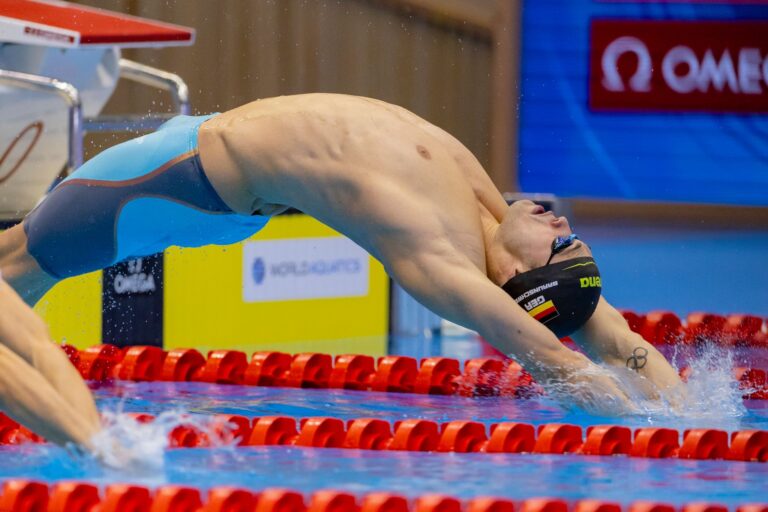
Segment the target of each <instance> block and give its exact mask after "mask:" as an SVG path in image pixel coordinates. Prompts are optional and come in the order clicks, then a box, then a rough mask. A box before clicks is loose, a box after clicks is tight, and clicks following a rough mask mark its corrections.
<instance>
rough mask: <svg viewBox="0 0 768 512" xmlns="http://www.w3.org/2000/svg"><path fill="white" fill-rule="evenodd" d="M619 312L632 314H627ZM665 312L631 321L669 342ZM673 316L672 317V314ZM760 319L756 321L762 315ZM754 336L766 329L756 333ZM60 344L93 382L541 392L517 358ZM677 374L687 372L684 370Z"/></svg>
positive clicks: (750, 380) (750, 379)
mask: <svg viewBox="0 0 768 512" xmlns="http://www.w3.org/2000/svg"><path fill="white" fill-rule="evenodd" d="M624 314H625V316H629V317H630V318H632V317H631V316H630V315H629V313H627V312H625V313H624ZM670 315H672V313H669V312H654V313H649V314H648V315H647V316H645V317H643V318H644V320H643V321H642V322H640V321H639V320H638V321H637V322H635V326H636V327H637V328H642V329H646V330H650V331H653V333H652V335H649V339H651V340H652V342H653V343H655V344H661V343H668V342H671V341H669V340H670V339H671V338H670V336H671V334H669V333H670V332H673V331H674V333H675V334H674V335H675V336H678V335H681V333H682V332H683V331H682V330H680V329H677V328H676V327H674V326H675V325H677V324H676V323H675V322H676V321H677V322H679V319H677V317H675V316H674V315H672V316H670ZM713 317H714V315H703V314H702V315H701V318H700V320H699V322H698V324H696V325H705V324H706V323H707V321H709V322H710V324H712V323H713V322H714V323H715V324H716V325H720V324H721V323H722V322H720V321H719V320H718V321H712V320H707V319H711V318H713ZM672 318H674V319H677V320H670V319H672ZM694 318H698V317H696V316H694ZM722 318H725V317H722ZM730 318H738V321H736V320H734V321H733V322H734V325H735V326H737V327H734V328H733V329H741V331H739V332H750V333H753V334H754V332H755V329H756V327H757V324H756V323H755V322H754V321H753V320H750V319H751V318H757V317H746V316H745V315H739V316H738V317H729V319H730ZM745 318H749V319H745ZM758 320H760V321H761V322H762V319H758ZM725 325H726V327H724V329H728V325H729V324H727V323H726V324H725ZM760 325H762V324H760ZM670 326H672V327H670ZM740 326H741V327H740ZM670 329H671V330H670ZM681 329H682V327H681ZM697 329H699V330H698V331H696V332H699V331H701V332H704V331H702V329H704V328H703V327H697ZM708 329H709V327H708ZM650 331H649V332H650ZM662 331H663V332H662ZM691 332H693V331H691ZM757 334H759V335H764V333H762V332H761V331H760V332H758V333H757ZM692 336H693V334H692ZM756 336H757V335H756ZM742 338H743V336H742ZM691 339H693V338H691ZM697 339H698V338H697ZM62 348H63V349H64V350H65V351H66V353H67V355H68V356H69V358H70V360H71V361H72V362H73V364H75V365H76V367H77V368H78V369H79V370H80V373H81V375H82V376H83V377H84V378H86V379H88V380H96V381H105V380H110V379H120V380H133V381H153V380H164V381H180V382H184V381H200V382H211V383H218V384H246V385H252V386H288V387H301V388H328V387H330V388H337V389H352V390H359V391H380V392H401V393H430V394H442V395H462V396H499V395H503V396H512V397H527V396H532V395H536V394H541V393H542V392H543V391H542V390H541V388H540V387H539V386H537V385H536V383H535V382H533V379H532V378H531V376H530V374H528V373H527V372H525V371H524V370H523V369H522V368H521V367H520V365H519V364H517V363H515V362H514V361H511V360H501V359H494V358H479V359H470V360H467V361H465V363H464V369H463V371H461V364H460V363H459V361H458V360H456V359H451V358H445V357H430V358H426V359H424V360H422V361H421V364H419V363H418V361H416V359H414V358H412V357H407V356H385V357H380V358H379V359H378V361H377V362H376V364H374V360H373V358H372V357H371V356H364V355H354V354H345V355H340V356H337V357H336V358H335V359H332V358H331V356H330V355H327V354H318V353H304V354H296V355H293V356H291V355H290V354H286V353H283V352H256V353H254V354H253V356H252V358H251V361H250V362H248V360H247V357H246V355H245V353H244V352H240V351H236V350H215V351H212V352H210V353H209V354H208V357H207V358H206V357H203V356H202V355H201V354H200V353H199V352H198V351H196V350H194V349H174V350H170V351H169V352H167V353H166V352H163V351H162V350H161V349H160V348H158V347H147V346H136V347H129V348H127V349H124V350H123V349H119V348H117V347H114V346H112V345H98V346H96V347H91V348H89V349H86V350H83V351H81V352H77V351H76V349H74V348H73V347H71V346H69V345H65V346H62ZM681 374H682V376H683V377H684V378H685V376H686V375H687V372H686V370H685V369H684V370H683V371H682V372H681ZM734 375H735V376H736V378H737V379H738V380H739V382H740V386H741V389H744V398H750V399H768V382H767V381H768V379H767V378H766V372H765V371H764V370H761V369H750V368H736V369H735V370H734Z"/></svg>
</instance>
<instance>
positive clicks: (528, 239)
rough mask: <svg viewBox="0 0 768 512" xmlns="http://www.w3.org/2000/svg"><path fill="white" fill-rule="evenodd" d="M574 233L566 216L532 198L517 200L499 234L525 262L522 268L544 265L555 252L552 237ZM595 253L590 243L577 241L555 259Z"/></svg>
mask: <svg viewBox="0 0 768 512" xmlns="http://www.w3.org/2000/svg"><path fill="white" fill-rule="evenodd" d="M570 234H571V226H570V225H569V224H568V219H566V218H565V217H556V216H555V215H554V214H553V213H552V212H549V211H545V210H544V207H542V206H540V205H537V204H536V203H534V202H532V201H528V200H522V201H515V202H514V203H512V204H511V205H510V206H509V208H508V209H507V213H506V214H505V215H504V219H503V220H502V222H501V227H500V228H499V232H498V235H497V236H499V237H501V243H502V245H503V247H504V248H505V249H506V250H507V251H508V252H509V253H511V254H512V255H513V256H514V257H515V258H516V259H517V260H518V261H520V262H521V263H522V265H523V267H524V268H523V269H521V271H522V272H526V271H528V270H532V269H534V268H538V267H542V266H544V265H545V264H546V263H547V260H548V259H549V256H550V253H551V252H552V241H553V240H554V239H555V238H557V237H558V236H568V235H570ZM579 256H591V253H590V251H589V248H588V247H587V245H586V244H585V243H583V242H581V241H576V242H575V243H574V244H572V245H571V246H569V247H567V248H565V249H564V250H563V251H562V252H560V253H558V254H556V255H555V256H554V257H553V258H552V261H551V263H557V262H558V261H563V260H567V259H570V258H576V257H579Z"/></svg>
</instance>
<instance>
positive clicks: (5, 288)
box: [0, 279, 100, 429]
mask: <svg viewBox="0 0 768 512" xmlns="http://www.w3.org/2000/svg"><path fill="white" fill-rule="evenodd" d="M0 346H3V347H5V348H7V349H8V350H10V351H11V352H13V353H14V354H15V355H16V356H18V357H20V358H21V359H23V360H24V361H25V362H26V364H28V365H29V366H31V367H32V368H34V369H35V370H37V372H39V374H40V375H41V376H42V377H43V378H45V380H46V381H48V383H49V384H50V386H51V387H52V388H53V389H54V390H56V392H57V394H58V395H60V396H61V397H62V398H63V399H64V401H65V402H66V403H67V404H68V405H69V407H71V408H72V410H73V411H75V412H76V413H77V414H79V415H80V417H82V418H83V420H84V421H86V422H87V423H88V425H91V429H93V428H97V426H98V425H99V422H100V419H99V414H98V411H97V410H96V404H95V403H94V400H93V396H92V395H91V392H90V390H89V389H88V387H87V386H86V385H85V382H84V381H83V379H82V377H81V376H80V374H79V373H78V371H77V369H76V368H75V367H74V366H73V365H72V363H70V361H69V358H67V356H66V354H65V353H64V351H63V350H61V349H60V348H59V347H57V346H56V345H55V344H54V343H52V342H51V339H50V337H49V335H48V328H47V326H46V325H45V323H44V322H43V320H42V319H41V318H40V317H39V316H37V314H36V313H35V312H34V311H32V309H31V308H29V306H27V305H26V304H24V302H23V301H22V300H21V298H20V297H19V296H18V295H17V294H16V293H15V292H14V291H13V289H12V288H11V287H10V286H9V285H8V284H7V283H5V282H4V281H3V280H2V279H0Z"/></svg>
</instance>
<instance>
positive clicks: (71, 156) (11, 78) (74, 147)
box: [0, 69, 83, 173]
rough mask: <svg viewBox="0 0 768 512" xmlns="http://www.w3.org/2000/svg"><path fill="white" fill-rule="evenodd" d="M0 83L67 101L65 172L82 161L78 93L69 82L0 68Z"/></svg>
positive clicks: (81, 124) (81, 114) (81, 118)
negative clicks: (67, 121) (48, 94)
mask: <svg viewBox="0 0 768 512" xmlns="http://www.w3.org/2000/svg"><path fill="white" fill-rule="evenodd" d="M0 83H4V84H7V85H11V86H15V87H21V88H24V89H28V90H32V91H40V92H52V93H55V94H58V95H59V97H61V98H62V99H64V101H65V102H66V103H67V110H68V114H69V123H68V124H69V127H68V128H69V148H68V151H67V173H70V172H72V171H74V170H75V169H77V168H78V167H80V165H82V163H83V113H82V103H81V101H80V93H79V92H78V91H77V89H76V88H75V86H73V85H72V84H70V83H67V82H62V81H61V80H56V79H55V78H48V77H45V76H38V75H31V74H28V73H20V72H18V71H8V70H4V69H0Z"/></svg>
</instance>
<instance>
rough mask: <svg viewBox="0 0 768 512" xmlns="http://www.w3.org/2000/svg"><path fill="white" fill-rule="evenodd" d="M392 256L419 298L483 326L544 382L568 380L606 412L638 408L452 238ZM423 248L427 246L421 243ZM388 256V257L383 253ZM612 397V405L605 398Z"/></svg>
mask: <svg viewBox="0 0 768 512" xmlns="http://www.w3.org/2000/svg"><path fill="white" fill-rule="evenodd" d="M426 245H429V246H430V248H429V249H427V250H418V251H416V252H410V253H408V252H407V251H405V253H406V254H408V256H407V257H397V256H395V259H389V260H388V264H387V269H388V271H389V272H390V274H391V275H392V277H393V278H394V279H395V280H396V281H398V282H399V283H400V284H401V286H403V287H404V288H405V289H406V290H407V291H408V292H409V293H410V294H411V295H413V296H414V297H415V298H416V299H417V300H418V301H419V302H421V303H422V304H424V305H425V306H426V307H428V308H430V309H431V310H432V311H434V312H435V313H437V314H438V315H441V316H443V317H444V318H447V319H448V320H451V321H453V322H456V323H458V324H459V325H463V326H465V327H467V328H470V329H474V330H476V331H478V332H479V333H480V334H481V335H482V336H483V337H484V338H485V339H486V340H488V341H489V342H490V343H491V344H493V345H494V346H495V347H496V348H497V349H499V350H501V351H502V352H503V353H505V354H508V355H509V356H510V357H513V358H514V359H515V360H516V361H518V362H519V363H520V364H522V365H523V367H525V369H526V370H527V371H529V372H530V373H531V374H532V375H533V377H534V378H535V379H536V380H537V381H538V382H540V383H547V382H553V381H554V382H559V383H568V384H570V385H571V386H568V389H567V392H568V393H569V395H568V396H567V397H566V398H567V399H568V400H569V401H570V402H574V403H576V405H580V406H582V407H585V408H589V409H593V410H594V409H595V408H596V407H601V403H602V404H603V405H604V406H605V408H603V409H601V410H600V411H599V412H603V413H613V414H616V413H626V412H632V411H634V410H635V408H634V406H633V404H631V403H630V402H629V399H628V398H627V395H626V394H625V393H624V392H623V391H622V390H621V389H620V388H619V387H618V385H617V384H616V382H615V381H614V380H613V379H612V378H611V377H609V376H608V375H606V373H605V372H601V371H600V369H599V368H598V367H597V366H596V365H595V364H594V363H592V362H591V361H589V359H587V358H586V357H585V356H583V355H582V354H579V353H577V352H574V351H572V350H570V349H568V348H567V347H565V346H564V345H563V344H562V343H561V342H560V341H559V340H558V339H557V338H556V337H555V335H554V334H552V333H551V332H550V331H549V330H548V329H547V328H546V327H544V326H543V325H542V324H540V323H538V322H536V321H535V320H533V319H532V318H531V317H529V316H528V315H527V314H525V312H524V311H523V310H522V308H520V306H518V305H517V304H516V303H515V302H514V300H512V298H511V297H509V296H508V295H507V294H506V293H505V292H504V291H503V290H502V289H501V288H499V287H498V286H496V285H495V284H493V283H492V282H491V281H490V280H489V279H488V278H487V277H486V276H485V274H484V273H483V272H482V271H481V270H480V269H478V268H477V267H476V266H474V265H473V264H472V262H471V261H470V260H469V259H468V258H467V257H466V256H464V255H463V254H461V253H460V252H459V251H457V250H456V249H455V248H454V247H453V246H451V244H450V243H447V242H446V243H445V244H444V245H443V246H442V247H440V245H442V244H441V243H440V242H437V243H435V242H430V243H428V244H426ZM422 249H423V248H422ZM384 259H385V260H387V258H384ZM605 397H613V400H612V402H613V404H609V403H607V402H606V401H605V400H603V399H604V398H605Z"/></svg>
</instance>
